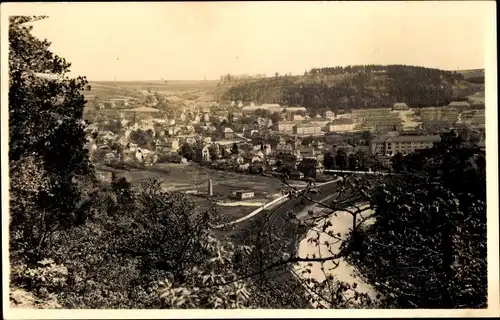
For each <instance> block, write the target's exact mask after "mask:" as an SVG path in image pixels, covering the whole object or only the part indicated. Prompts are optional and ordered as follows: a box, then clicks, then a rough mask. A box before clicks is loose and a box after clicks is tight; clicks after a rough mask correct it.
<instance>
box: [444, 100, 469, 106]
mask: <svg viewBox="0 0 500 320" xmlns="http://www.w3.org/2000/svg"><path fill="white" fill-rule="evenodd" d="M449 106H450V107H470V104H469V103H468V102H467V101H453V102H450V104H449Z"/></svg>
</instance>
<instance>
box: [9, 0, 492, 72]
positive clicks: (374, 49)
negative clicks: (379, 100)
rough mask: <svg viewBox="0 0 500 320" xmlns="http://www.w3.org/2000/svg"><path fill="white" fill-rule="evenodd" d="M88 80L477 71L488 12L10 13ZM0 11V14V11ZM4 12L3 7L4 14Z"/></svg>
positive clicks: (111, 9)
mask: <svg viewBox="0 0 500 320" xmlns="http://www.w3.org/2000/svg"><path fill="white" fill-rule="evenodd" d="M8 5H10V6H11V7H8V11H7V10H6V12H8V13H9V14H14V13H15V14H29V15H37V14H46V15H48V16H49V19H47V20H44V21H39V22H36V23H35V25H34V34H35V35H36V36H38V37H40V38H47V39H48V40H49V41H51V42H52V46H51V49H52V51H53V52H55V53H56V54H58V55H59V56H61V57H64V58H66V59H67V60H68V61H69V62H71V63H72V67H71V71H72V73H71V75H85V76H87V78H88V79H89V80H94V81H97V80H114V79H116V80H118V81H131V80H160V79H162V78H163V79H168V80H174V79H175V80H197V79H204V78H206V79H219V77H220V75H222V74H227V73H231V74H257V73H264V74H267V75H274V73H275V72H279V73H292V74H302V73H304V71H305V70H306V69H307V70H308V69H311V68H314V67H327V66H345V65H356V64H409V65H421V66H426V67H433V68H440V69H446V70H457V69H475V68H484V60H485V41H486V40H485V34H486V31H485V30H486V28H491V27H492V26H494V23H495V21H494V20H492V19H491V17H494V11H495V10H494V9H495V7H494V3H493V4H492V3H491V2H489V3H488V2H481V1H474V2H466V1H459V2H451V1H442V2H430V1H429V2H417V1H415V2H383V3H367V2H352V3H349V2H327V1H317V2H309V3H308V2H305V1H304V2H289V3H287V2H265V3H258V2H243V3H242V2H211V3H210V2H204V3H201V2H200V3H196V2H178V3H173V2H165V3H162V2H149V3H147V2H146V3H133V2H126V3H98V2H93V3H24V4H15V3H9V4H8ZM2 6H3V5H2ZM4 8H5V7H2V9H4Z"/></svg>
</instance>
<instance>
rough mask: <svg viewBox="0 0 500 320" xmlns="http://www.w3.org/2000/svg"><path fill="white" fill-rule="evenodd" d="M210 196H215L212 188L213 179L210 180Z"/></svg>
mask: <svg viewBox="0 0 500 320" xmlns="http://www.w3.org/2000/svg"><path fill="white" fill-rule="evenodd" d="M208 195H209V196H213V195H214V192H213V187H212V179H208Z"/></svg>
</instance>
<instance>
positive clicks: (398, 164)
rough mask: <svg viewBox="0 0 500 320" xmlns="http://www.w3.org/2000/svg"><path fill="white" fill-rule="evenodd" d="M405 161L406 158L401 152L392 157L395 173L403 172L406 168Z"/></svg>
mask: <svg viewBox="0 0 500 320" xmlns="http://www.w3.org/2000/svg"><path fill="white" fill-rule="evenodd" d="M403 159H404V157H403V155H402V154H401V153H400V152H398V153H396V154H395V155H394V156H393V157H392V159H391V162H392V169H394V171H396V172H402V171H403V168H404V164H403Z"/></svg>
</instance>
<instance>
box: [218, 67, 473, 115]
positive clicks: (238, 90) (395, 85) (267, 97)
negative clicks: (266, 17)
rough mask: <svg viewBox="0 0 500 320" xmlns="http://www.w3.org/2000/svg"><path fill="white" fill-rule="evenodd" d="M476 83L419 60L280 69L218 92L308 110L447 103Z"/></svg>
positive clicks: (230, 96) (235, 98) (237, 97)
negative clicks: (420, 64)
mask: <svg viewBox="0 0 500 320" xmlns="http://www.w3.org/2000/svg"><path fill="white" fill-rule="evenodd" d="M476 90H477V85H474V84H472V83H470V82H468V81H467V80H465V78H464V76H463V75H462V74H460V73H457V72H453V71H443V70H439V69H431V68H425V67H418V66H406V65H386V66H382V65H366V66H363V65H361V66H347V67H330V68H313V69H311V70H309V71H306V72H305V73H304V75H302V76H292V75H279V74H275V76H274V77H268V78H264V79H254V80H249V81H246V82H238V83H235V84H234V85H232V86H231V87H230V88H228V89H227V90H226V91H225V92H224V93H223V94H222V98H223V99H227V100H241V101H244V102H251V101H254V102H256V103H264V102H266V103H280V104H283V105H291V106H303V107H306V108H308V109H310V110H311V111H321V110H325V109H329V110H333V111H337V110H339V109H344V110H347V111H348V110H352V109H358V108H378V107H390V106H392V105H393V104H394V103H396V102H405V103H407V104H408V105H410V106H412V107H426V106H436V105H446V104H448V103H449V102H451V101H453V100H465V97H466V96H467V95H470V94H472V93H474V92H475V91H476Z"/></svg>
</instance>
